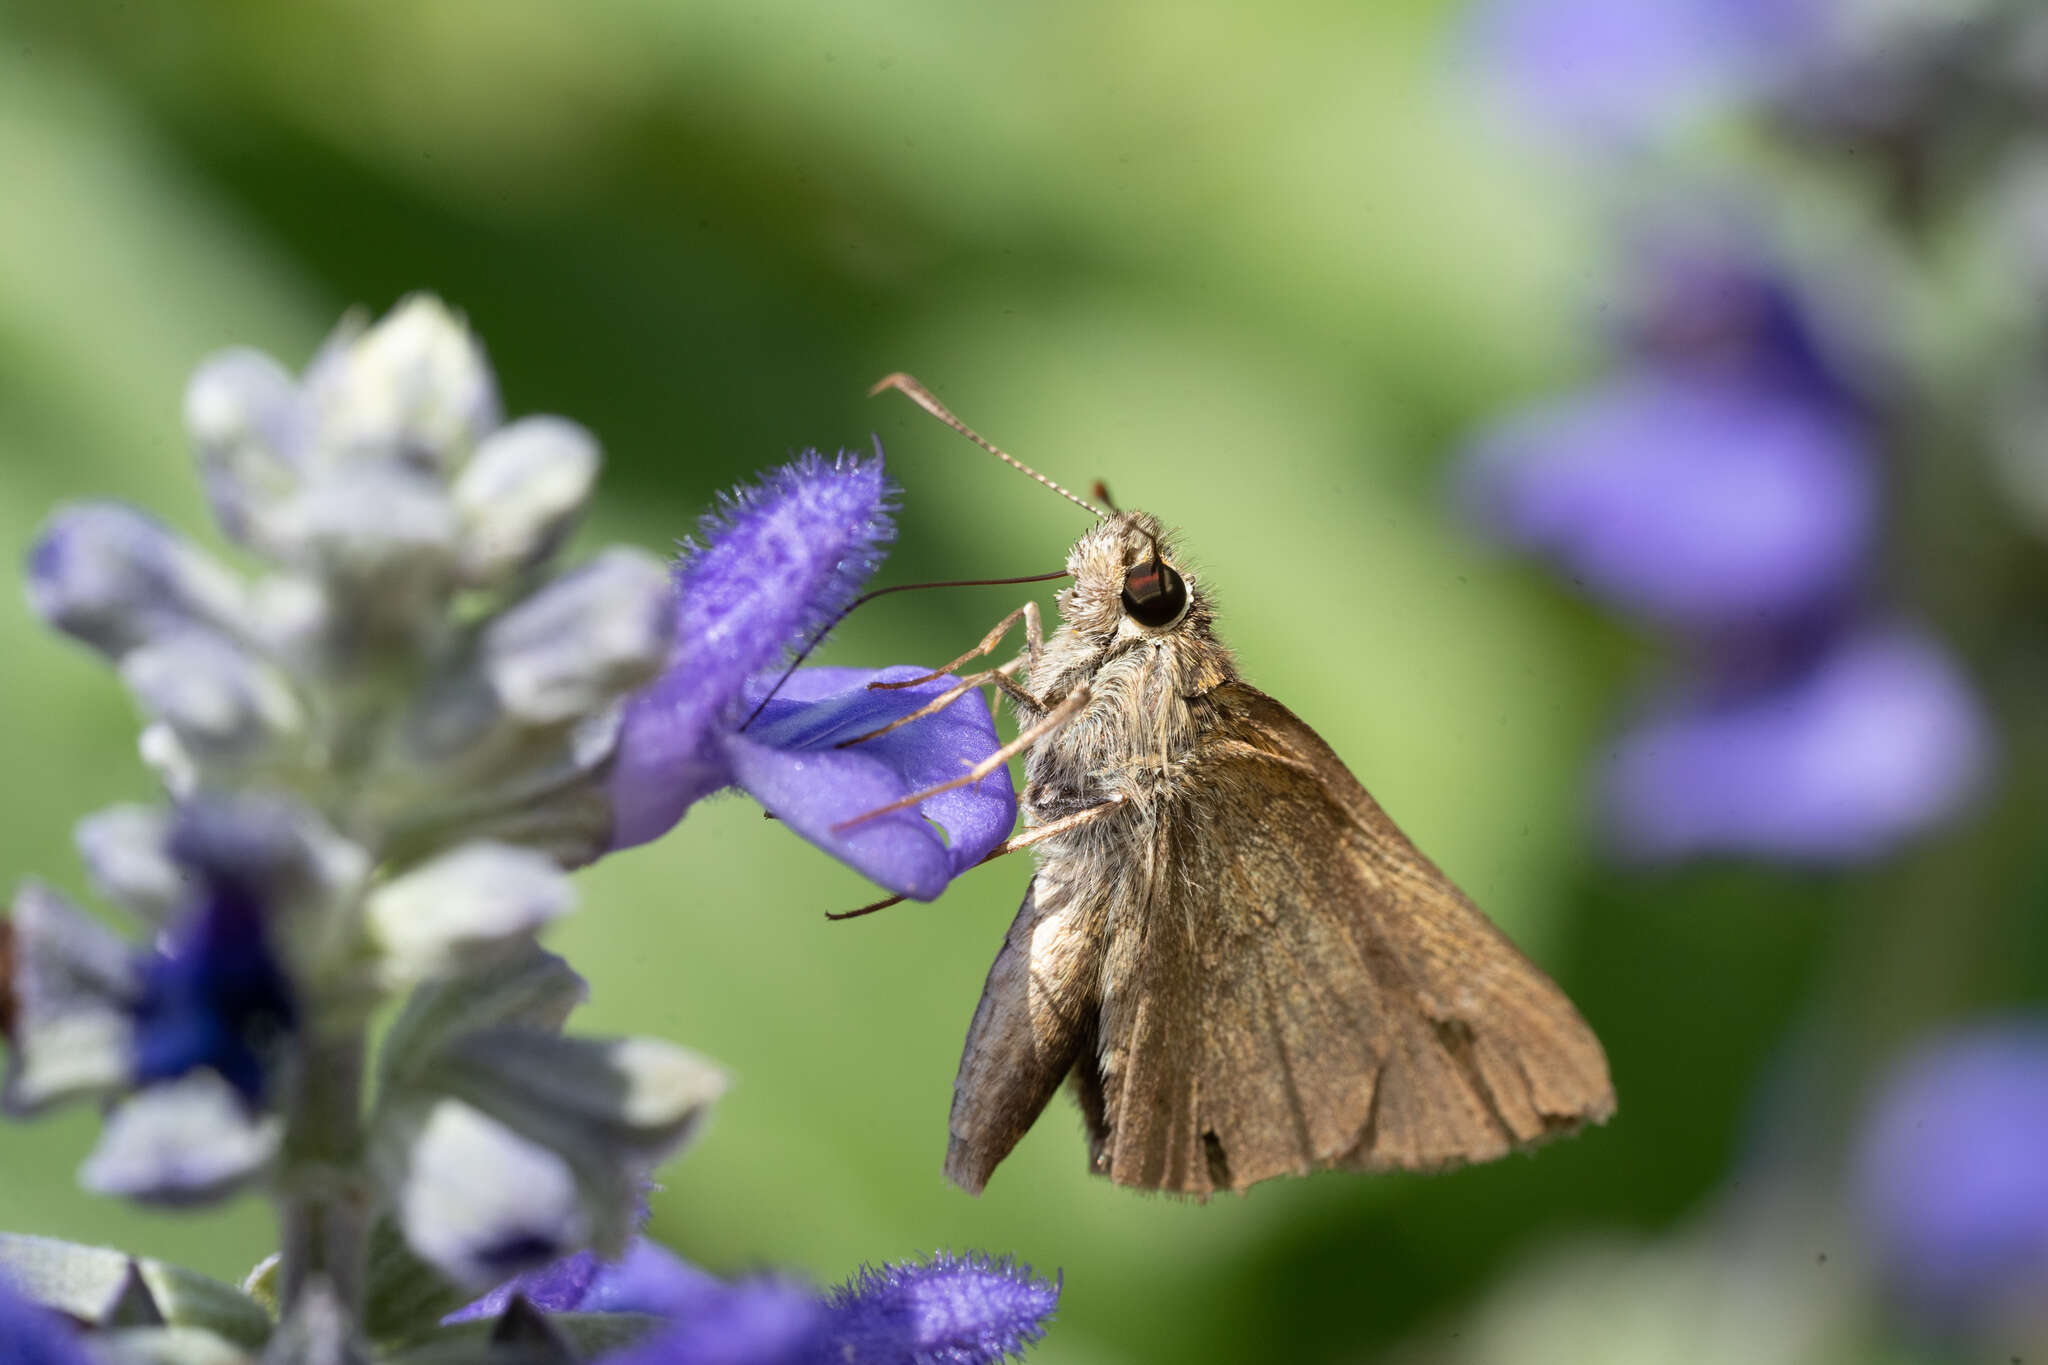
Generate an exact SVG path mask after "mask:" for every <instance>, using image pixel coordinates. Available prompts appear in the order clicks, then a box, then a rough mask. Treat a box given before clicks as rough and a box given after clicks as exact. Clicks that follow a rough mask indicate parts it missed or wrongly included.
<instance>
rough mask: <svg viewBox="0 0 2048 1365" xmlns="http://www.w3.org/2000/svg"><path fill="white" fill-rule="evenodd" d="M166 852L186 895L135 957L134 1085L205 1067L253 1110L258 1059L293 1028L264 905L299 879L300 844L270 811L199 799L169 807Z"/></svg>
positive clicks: (288, 991) (259, 1091) (291, 1005)
mask: <svg viewBox="0 0 2048 1365" xmlns="http://www.w3.org/2000/svg"><path fill="white" fill-rule="evenodd" d="M168 852H169V854H170V857H171V859H172V860H173V862H174V863H175V864H177V865H178V866H179V867H180V868H182V869H183V871H184V872H185V873H186V875H187V876H188V877H189V878H190V881H191V884H192V886H193V887H194V889H195V892H196V895H195V902H194V904H193V905H192V907H191V908H190V910H188V912H187V913H186V914H185V916H183V917H182V918H181V919H180V920H179V921H178V922H177V923H176V924H174V925H173V926H172V927H171V928H170V929H169V930H168V931H167V932H166V933H165V934H164V935H163V937H162V939H161V940H160V941H159V943H158V944H157V945H156V946H155V948H154V949H153V950H152V951H151V952H150V953H149V954H148V956H147V957H145V958H144V960H143V962H142V964H141V971H140V985H141V989H140V992H139V996H138V998H137V1000H136V1002H135V1006H134V1013H135V1039H134V1064H135V1081H136V1083H137V1084H140V1085H148V1084H151V1083H153V1082H158V1081H168V1080H175V1079H177V1078H178V1077H180V1076H183V1075H186V1074H187V1073H189V1072H191V1071H194V1070H197V1069H198V1068H200V1067H210V1068H211V1069H213V1070H214V1071H216V1072H218V1073H219V1074H220V1076H221V1079H223V1080H225V1081H226V1082H227V1083H228V1084H229V1085H231V1086H233V1087H234V1088H235V1090H236V1091H237V1092H238V1093H239V1094H240V1095H241V1096H242V1098H243V1099H244V1100H245V1101H246V1102H247V1103H248V1104H250V1105H252V1106H254V1105H257V1104H259V1103H260V1102H261V1101H262V1099H263V1097H264V1092H265V1088H266V1087H265V1083H264V1069H265V1062H266V1055H265V1054H266V1053H267V1052H268V1051H269V1050H271V1049H272V1048H274V1047H276V1046H277V1045H278V1044H279V1043H280V1042H281V1041H282V1040H284V1039H285V1038H286V1037H288V1036H289V1035H290V1034H291V1033H292V1032H293V1031H294V1030H295V1029H296V1028H297V1026H298V1003H297V999H296V996H295V995H294V992H293V990H292V985H291V982H290V980H289V979H288V978H287V977H286V975H285V972H284V969H283V968H282V967H281V966H280V965H279V964H278V961H277V959H276V957H275V956H274V955H273V953H272V951H271V944H270V939H271V932H270V927H269V918H270V913H271V909H272V902H273V901H275V900H276V899H277V898H278V897H279V896H280V895H281V894H284V893H285V892H286V891H287V890H288V888H289V887H290V885H291V884H292V883H293V882H294V881H296V880H299V879H301V878H302V877H303V876H304V875H305V869H304V867H303V862H302V860H303V857H304V849H303V847H302V845H301V842H300V839H299V835H298V832H297V831H296V830H295V829H293V828H292V827H291V825H290V823H289V821H288V819H287V818H286V817H285V816H284V814H283V813H282V812H281V811H279V810H277V809H274V808H271V807H268V806H266V805H263V804H262V803H258V802H239V803H226V802H220V801H201V802H198V803H195V804H194V805H192V806H189V807H187V808H186V809H185V810H184V811H182V812H181V813H180V815H179V818H178V821H177V824H176V826H175V827H174V829H173V830H172V832H171V837H170V841H169V848H168Z"/></svg>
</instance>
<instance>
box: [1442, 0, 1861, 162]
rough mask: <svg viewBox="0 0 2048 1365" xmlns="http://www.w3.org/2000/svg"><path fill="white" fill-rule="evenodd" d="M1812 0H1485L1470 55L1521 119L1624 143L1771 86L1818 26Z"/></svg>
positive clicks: (1607, 143)
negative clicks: (1500, 89)
mask: <svg viewBox="0 0 2048 1365" xmlns="http://www.w3.org/2000/svg"><path fill="white" fill-rule="evenodd" d="M1824 7H1825V6H1824V5H1823V4H1821V3H1816V0H1650V2H1649V3H1645V0H1486V3H1483V4H1481V5H1480V6H1478V8H1477V11H1476V13H1475V14H1474V15H1473V16H1472V18H1471V20H1470V26H1469V28H1468V29H1467V31H1466V34H1465V47H1466V50H1467V56H1468V58H1469V60H1471V61H1473V62H1474V64H1476V65H1477V66H1478V67H1479V68H1480V69H1481V70H1482V71H1483V72H1484V74H1485V75H1486V76H1487V77H1488V78H1489V79H1490V80H1491V81H1492V82H1494V83H1495V84H1497V85H1498V86H1499V87H1501V88H1502V90H1503V92H1504V93H1505V94H1506V95H1507V96H1508V97H1509V99H1510V101H1511V103H1512V106H1513V112H1514V113H1515V114H1516V115H1517V117H1518V118H1520V119H1524V120H1527V119H1534V120H1535V121H1536V122H1537V123H1539V124H1541V125H1543V126H1545V127H1547V128H1550V129H1554V130H1555V131H1556V132H1557V133H1559V134H1561V135H1563V136H1564V137H1568V138H1572V139H1575V140H1581V141H1591V142H1592V143H1593V144H1594V145H1596V146H1598V147H1602V148H1606V147H1614V146H1634V145H1636V144H1639V143H1641V142H1643V141H1646V140H1648V139H1652V138H1655V137H1657V136H1659V135H1663V134H1667V133H1670V132H1672V131H1674V130H1676V129H1677V128H1679V127H1680V126H1682V125H1683V124H1684V123H1686V122H1687V121H1688V120H1690V119H1693V118H1698V117H1701V116H1703V115H1706V114H1710V113H1717V112H1722V111H1725V110H1727V109H1730V108H1732V107H1735V106H1737V105H1738V104H1739V103H1740V102H1741V101H1743V100H1744V99H1746V98H1749V97H1752V96H1754V95H1756V94H1758V93H1761V92H1763V91H1765V90H1767V89H1768V88H1770V87H1772V86H1773V85H1774V84H1775V83H1777V82H1778V81H1779V80H1781V79H1782V78H1783V77H1784V75H1785V74H1786V73H1787V72H1788V70H1790V69H1791V64H1792V61H1793V58H1794V56H1795V54H1800V53H1803V52H1804V51H1806V50H1807V49H1808V48H1809V47H1810V46H1811V45H1812V44H1814V43H1815V42H1816V40H1818V39H1819V38H1820V37H1821V36H1822V33H1823V29H1824V25H1823V23H1822V20H1823V18H1824V16H1823V14H1822V13H1821V11H1822V10H1823V9H1824Z"/></svg>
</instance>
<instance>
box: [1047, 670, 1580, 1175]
mask: <svg viewBox="0 0 2048 1365" xmlns="http://www.w3.org/2000/svg"><path fill="white" fill-rule="evenodd" d="M1192 705H1193V706H1194V708H1195V710H1196V714H1197V720H1198V723H1200V724H1201V725H1202V727H1203V733H1202V736H1201V742H1200V743H1198V744H1197V745H1196V746H1195V748H1194V751H1193V754H1192V756H1191V757H1190V758H1189V759H1188V760H1187V761H1186V762H1185V763H1184V764H1183V765H1182V766H1181V767H1180V769H1179V770H1178V771H1177V773H1176V775H1175V777H1174V779H1173V781H1172V782H1171V784H1170V785H1169V786H1168V787H1167V788H1166V789H1165V793H1164V795H1163V798H1162V800H1161V802H1160V804H1159V807H1158V814H1157V819H1156V822H1155V823H1154V826H1153V830H1152V838H1151V840H1150V842H1149V845H1148V847H1147V848H1146V849H1145V850H1144V855H1143V859H1144V860H1143V866H1142V869H1141V870H1140V872H1139V875H1140V876H1141V877H1142V881H1141V883H1140V886H1139V887H1133V888H1129V889H1130V890H1132V891H1133V892H1135V893H1136V894H1130V895H1124V896H1116V897H1112V898H1111V900H1110V902H1109V914H1108V919H1107V923H1106V924H1105V926H1104V930H1103V932H1104V942H1103V947H1102V952H1103V967H1102V975H1101V978H1100V980H1101V1006H1100V1016H1099V1020H1098V1027H1097V1031H1096V1039H1097V1040H1099V1048H1100V1053H1099V1057H1095V1058H1088V1057H1083V1058H1081V1059H1080V1064H1079V1065H1078V1067H1077V1070H1076V1082H1077V1089H1078V1091H1079V1092H1080V1098H1081V1100H1082V1105H1083V1110H1084V1113H1086V1114H1087V1117H1088V1119H1089V1125H1090V1129H1091V1132H1092V1134H1093V1136H1094V1138H1095V1145H1096V1150H1097V1162H1096V1164H1097V1168H1098V1169H1099V1170H1102V1171H1104V1172H1105V1173H1106V1174H1108V1175H1109V1177H1110V1178H1111V1179H1112V1180H1115V1181H1116V1182H1117V1183H1119V1184H1124V1185H1133V1186H1138V1187H1142V1188H1146V1189H1164V1190H1172V1191H1177V1192H1181V1193H1189V1194H1198V1195H1199V1194H1206V1193H1208V1192H1209V1191H1210V1190H1213V1189H1242V1188H1244V1187H1245V1186H1247V1185H1250V1184H1252V1183H1254V1182H1255V1181H1259V1180H1263V1179H1266V1178H1268V1177H1269V1176H1274V1175H1281V1174H1285V1173H1289V1172H1304V1171H1309V1170H1316V1169H1321V1168H1326V1167H1353V1168H1363V1169H1381V1168H1388V1167H1400V1168H1420V1169H1433V1168H1438V1167H1443V1166H1447V1165H1453V1164H1456V1163H1460V1162H1466V1161H1486V1160H1491V1159H1492V1158H1495V1157H1498V1156H1502V1155H1504V1154H1505V1153H1507V1152H1509V1151H1512V1150H1514V1149H1515V1148H1518V1147H1522V1146H1525V1145H1527V1144H1530V1143H1533V1142H1536V1141H1539V1140H1541V1139H1543V1138H1546V1137H1549V1136H1552V1135H1555V1134H1558V1133H1561V1132H1567V1131H1570V1130H1572V1129H1575V1128H1577V1127H1579V1126H1580V1125H1582V1124H1584V1123H1587V1122H1599V1121H1601V1120H1604V1119H1605V1118H1607V1117H1608V1115H1610V1114H1611V1113H1612V1112H1613V1110H1614V1092H1613V1088H1612V1085H1611V1083H1610V1082H1609V1079H1608V1074H1607V1059H1606V1056H1605V1054H1604V1053H1603V1052H1602V1050H1601V1047H1600V1043H1599V1040H1598V1039H1596V1038H1595V1037H1594V1036H1593V1033H1592V1030H1591V1029H1589V1028H1588V1027H1587V1026H1586V1023H1585V1021H1584V1020H1583V1019H1581V1018H1580V1017H1579V1013H1578V1011H1577V1010H1576V1009H1574V1008H1573V1007H1572V1004H1571V1001H1569V1000H1568V999H1566V998H1565V995H1564V993H1563V992H1562V991H1560V990H1559V989H1558V988H1557V986H1556V985H1555V984H1554V983H1553V982H1552V981H1551V980H1550V978H1549V977H1547V976H1545V975H1544V974H1543V972H1542V971H1541V970H1540V969H1538V968H1537V967H1536V966H1535V965H1534V964H1533V963H1531V962H1530V961H1529V960H1528V959H1527V958H1526V957H1524V956H1523V955H1522V954H1521V952H1520V951H1519V950H1518V949H1516V948H1515V946H1514V945H1513V944H1512V943H1511V942H1509V941H1508V939H1507V937H1506V936H1505V935H1503V934H1502V933H1501V932H1500V931H1499V930H1498V929H1496V928H1495V927H1494V926H1493V924H1492V923H1491V922H1490V921H1489V920H1487V918H1486V917H1485V916H1484V915H1483V914H1481V913H1480V912H1479V910H1478V909H1477V907H1475V906H1474V905H1473V904H1472V903H1471V902H1470V901H1469V900H1467V899H1466V898H1465V896H1464V894H1463V893H1462V892H1460V891H1459V890H1458V889H1457V887H1455V886H1453V885H1452V884H1451V882H1450V880H1449V879H1448V878H1446V877H1445V876H1444V875H1443V873H1441V872H1439V871H1438V870H1437V868H1436V867H1435V866H1434V865H1433V864H1432V863H1430V861H1429V860H1428V859H1427V858H1424V857H1423V856H1422V854H1421V853H1419V852H1418V851H1416V849H1415V847H1414V845H1412V844H1411V843H1409V842H1408V839H1407V837H1406V836H1405V835H1403V834H1402V833H1401V831H1400V830H1399V829H1398V828H1396V827H1395V825H1394V823H1393V822H1392V821H1391V820H1389V819H1388V818H1387V816H1386V814H1385V813H1384V812H1383V811H1381V810H1380V808H1379V806H1378V804H1377V803H1376V802H1374V801H1373V799H1372V797H1371V796H1369V795H1368V794H1367V793H1366V791H1365V789H1364V788H1363V787H1361V786H1360V785H1359V784H1358V781H1357V779H1356V778H1354V777H1352V775H1351V774H1350V772H1349V771H1348V770H1346V768H1345V767H1344V765H1343V764H1342V762H1340V761H1339V760H1338V758H1337V756H1336V755H1335V754H1334V753H1332V752H1331V751H1330V748H1329V746H1328V745H1326V744H1324V743H1323V741H1322V740H1321V738H1320V737H1318V736H1317V735H1316V733H1315V732H1314V731H1313V730H1311V729H1309V727H1308V726H1307V725H1305V724H1303V723H1302V722H1301V720H1300V719H1298V718H1297V717H1296V716H1295V715H1294V714H1293V713H1292V712H1290V711H1288V710H1287V708H1286V707H1284V706H1282V705H1280V703H1278V702H1276V701H1274V700H1273V699H1272V698H1270V697H1267V696H1265V695H1264V694H1263V693H1261V692H1259V691H1257V690H1256V689H1254V688H1251V687H1248V686H1245V685H1243V684H1240V683H1232V684H1228V685H1225V686H1223V687H1219V688H1216V689H1214V690H1213V691H1211V692H1209V693H1207V694H1205V695H1204V696H1203V697H1201V698H1199V699H1197V700H1196V701H1195V702H1193V703H1192ZM1069 1036H1070V1037H1071V1036H1072V1035H1071V1034H1069Z"/></svg>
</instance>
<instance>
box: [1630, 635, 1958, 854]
mask: <svg viewBox="0 0 2048 1365" xmlns="http://www.w3.org/2000/svg"><path fill="white" fill-rule="evenodd" d="M1989 762H1990V739H1989V735H1988V733H1987V725H1986V720H1985V717H1984V716H1983V714H1982V712H1981V710H1980V709H1979V706H1978V703H1977V700H1976V698H1975V696H1974V695H1973V694H1972V693H1971V691H1970V689H1969V687H1968V685H1967V684H1966V683H1965V682H1964V681H1963V679H1962V677H1961V676H1960V675H1959V674H1958V673H1957V671H1956V668H1955V666H1954V664H1953V663H1952V662H1951V661H1950V660H1949V658H1948V656H1947V655H1946V654H1945V653H1944V652H1943V651H1942V650H1941V648H1940V647H1939V646H1938V645H1936V644H1935V643H1934V642H1933V641H1932V640H1930V639H1928V638H1927V637H1926V636H1924V635H1922V634H1921V633H1919V632H1917V631H1915V630H1912V629H1910V628H1907V627H1903V626H1874V627H1866V628H1863V629H1862V630H1860V631H1857V632H1854V633H1851V634H1849V635H1847V636H1846V637H1844V638H1843V639H1841V640H1839V641H1838V642H1836V643H1835V644H1834V645H1833V646H1832V647H1831V648H1829V649H1827V650H1825V651H1824V652H1822V653H1821V654H1820V656H1819V657H1818V658H1817V659H1816V660H1814V661H1813V662H1811V663H1809V664H1808V665H1806V666H1805V667H1804V668H1803V669H1801V670H1800V671H1798V672H1796V673H1795V674H1793V675H1792V676H1791V677H1789V678H1780V679H1771V680H1769V681H1768V682H1767V683H1766V684H1765V685H1764V686H1763V687H1761V688H1759V689H1754V690H1750V691H1746V692H1744V693H1742V694H1740V695H1737V696H1734V697H1731V698H1726V699H1719V700H1715V701H1712V702H1709V703H1705V704H1693V705H1680V706H1675V707H1673V708H1671V709H1669V710H1666V711H1664V712H1661V713H1659V714H1655V715H1652V716H1651V717H1649V718H1647V719H1645V720H1643V721H1641V722H1639V723H1638V724H1637V725H1636V726H1635V727H1634V728H1633V729H1632V730H1631V731H1630V732H1629V733H1628V734H1627V735H1625V736H1624V737H1623V738H1622V740H1621V741H1620V742H1619V744H1618V745H1617V746H1616V748H1615V750H1614V752H1613V753H1612V754H1611V756H1610V757H1609V760H1608V763H1607V768H1606V773H1605V776H1604V784H1603V786H1604V800H1605V805H1606V809H1607V814H1608V824H1609V827H1610V829H1611V830H1612V831H1613V834H1614V837H1615V838H1616V839H1617V841H1618V842H1619V844H1620V845H1621V847H1622V849H1623V851H1625V852H1627V853H1629V854H1631V855H1633V856H1636V857H1639V858H1645V859H1651V860H1667V859H1680V858H1687V857H1696V856H1700V855H1712V854H1734V855H1738V856H1753V857H1766V858H1779V859H1788V860H1792V861H1801V862H1823V863H1825V862H1839V861H1848V860H1857V859H1863V858H1869V857H1874V856H1877V855H1878V854H1881V853H1883V852H1885V851H1886V850H1888V849H1889V848H1891V847H1892V846H1893V845H1895V844H1896V843H1898V842H1899V841H1901V840H1902V839H1905V838H1907V837H1908V836H1911V835H1913V834H1917V833H1919V832H1920V831H1922V830H1924V829H1926V828H1928V827H1929V826H1931V825H1934V824H1936V823H1938V822H1940V821H1941V820H1943V819H1944V818H1946V817H1948V816H1950V815H1952V814H1954V813H1955V812H1956V811H1957V810H1958V809H1959V808H1961V807H1962V806H1963V805H1965V804H1966V803H1967V802H1968V800H1969V798H1970V797H1971V796H1972V795H1974V794H1975V792H1976V791H1977V790H1978V789H1979V787H1980V786H1981V784H1982V782H1983V779H1984V777H1985V775H1986V770H1987V768H1988V766H1989Z"/></svg>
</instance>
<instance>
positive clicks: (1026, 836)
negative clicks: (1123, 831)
mask: <svg viewBox="0 0 2048 1365" xmlns="http://www.w3.org/2000/svg"><path fill="white" fill-rule="evenodd" d="M1129 799H1130V798H1129V797H1127V796H1125V795H1124V794H1123V793H1122V792H1117V793H1116V794H1115V795H1113V796H1111V797H1110V798H1109V799H1108V800H1107V801H1102V802H1098V803H1097V804H1095V805H1092V806H1089V807H1087V808H1086V809H1084V810H1077V811H1075V812H1074V813H1073V814H1071V815H1062V816H1061V817H1060V818H1059V819H1057V820H1048V821H1046V822H1045V823H1044V824H1042V825H1035V826H1033V827H1032V828H1030V829H1028V830H1026V831H1024V833H1022V834H1013V835H1011V836H1010V837H1009V838H1007V839H1005V840H1003V841H1002V842H1001V843H1000V844H997V845H996V846H995V847H994V848H992V849H990V850H989V851H988V852H987V853H985V854H983V855H982V859H981V862H980V863H976V864H975V866H976V867H980V866H981V863H992V862H994V861H995V860H996V859H998V858H1000V857H1002V856H1003V855H1004V854H1005V853H1015V852H1016V851H1017V850H1018V849H1020V848H1029V847H1031V846H1032V845H1033V844H1035V843H1037V842H1038V841H1039V840H1041V839H1050V838H1051V837H1052V836H1053V835H1055V834H1065V833H1066V832H1067V831H1068V830H1070V829H1079V828H1080V827H1081V826H1083V825H1087V824H1093V823H1094V822H1095V821H1097V820H1100V819H1101V818H1102V817H1103V816H1105V815H1107V814H1109V813H1110V812H1111V811H1113V810H1115V809H1117V808H1118V807H1119V806H1121V805H1123V804H1124V802H1125V801H1127V800H1129ZM906 899H908V897H905V896H891V897H889V898H888V899H887V900H879V901H876V902H875V903H874V904H873V905H863V906H862V907H860V909H858V910H838V911H831V910H828V911H826V912H825V918H826V919H859V918H860V917H861V916H862V915H872V914H874V913H875V911H877V910H887V909H888V908H889V907H890V906H892V905H899V904H901V903H902V902H903V901H905V900H906Z"/></svg>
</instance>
